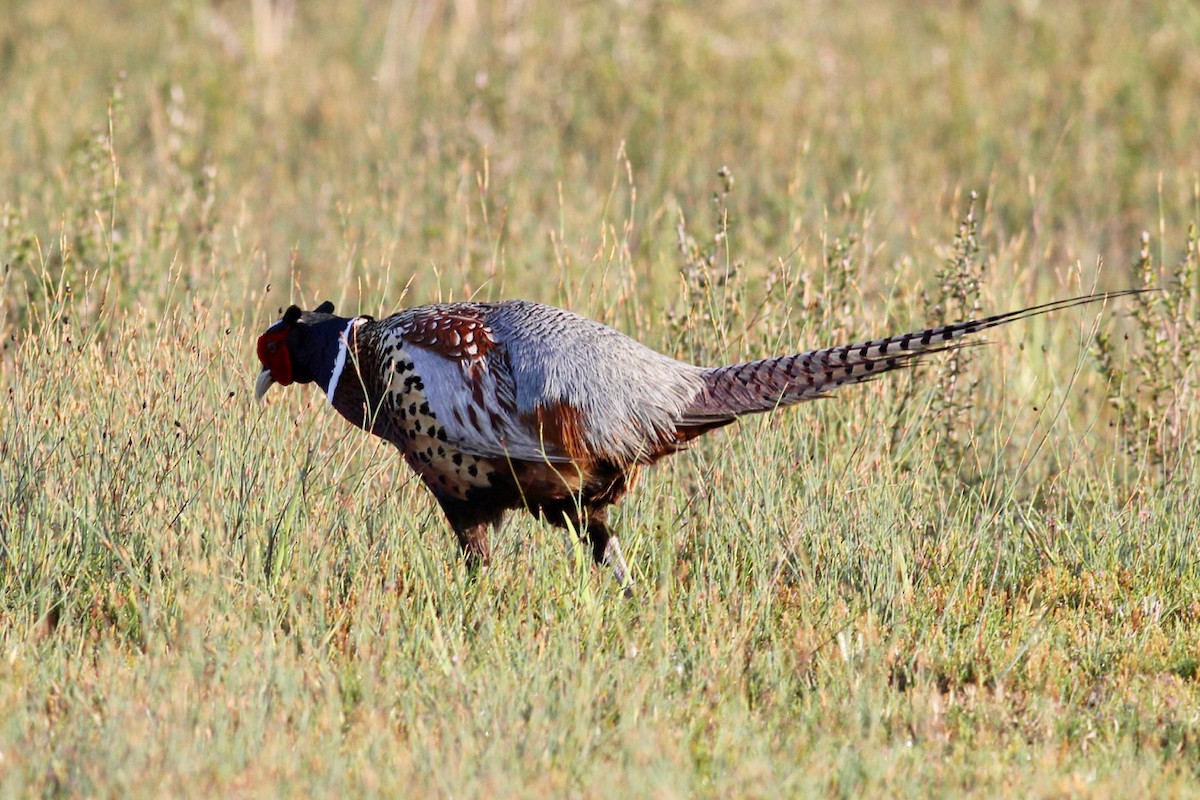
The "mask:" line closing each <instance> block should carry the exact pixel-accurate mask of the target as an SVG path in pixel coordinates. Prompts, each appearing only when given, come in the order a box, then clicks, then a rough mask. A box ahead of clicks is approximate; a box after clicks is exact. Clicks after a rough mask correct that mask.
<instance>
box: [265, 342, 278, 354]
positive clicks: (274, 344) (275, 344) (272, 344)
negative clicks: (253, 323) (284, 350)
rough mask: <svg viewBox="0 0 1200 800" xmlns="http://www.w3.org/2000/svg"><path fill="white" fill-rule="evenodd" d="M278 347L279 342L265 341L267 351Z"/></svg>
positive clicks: (269, 351)
mask: <svg viewBox="0 0 1200 800" xmlns="http://www.w3.org/2000/svg"><path fill="white" fill-rule="evenodd" d="M278 349H279V342H267V352H268V353H274V352H275V351H276V350H278Z"/></svg>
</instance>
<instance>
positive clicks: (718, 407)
mask: <svg viewBox="0 0 1200 800" xmlns="http://www.w3.org/2000/svg"><path fill="white" fill-rule="evenodd" d="M1142 291H1144V290H1141V289H1127V290H1124V291H1119V292H1104V293H1100V294H1090V295H1086V296H1084V297H1073V298H1070V299H1068V300H1055V301H1054V302H1051V303H1043V304H1041V305H1037V306H1032V307H1030V308H1024V309H1021V310H1020V311H1010V312H1008V313H1006V314H996V315H994V316H990V317H983V318H980V319H973V320H967V321H965V322H955V323H952V324H950V325H939V326H937V327H935V328H927V329H925V330H922V331H913V332H912V333H905V334H901V335H899V336H888V337H886V338H883V339H871V340H870V341H865V342H857V343H855V344H847V345H841V346H839V347H828V348H825V349H823V350H812V351H810V352H807V353H797V354H795V355H786V356H779V357H778V358H767V359H763V360H761V361H750V362H746V363H743V364H731V365H729V366H724V367H714V368H712V369H707V370H705V371H704V372H703V373H702V377H703V379H704V384H705V388H704V390H703V391H702V392H701V394H700V395H699V396H698V397H697V398H696V401H695V402H694V403H693V404H692V406H691V407H690V408H689V409H688V410H687V411H686V412H685V413H684V419H683V422H684V424H685V425H705V424H714V423H715V424H721V422H722V421H731V420H732V418H733V417H735V416H740V415H742V414H754V413H758V412H763V411H770V410H772V409H775V408H778V407H779V406H786V405H791V404H793V403H800V402H803V401H805V400H813V399H816V398H818V397H822V396H824V395H826V394H827V393H829V392H831V391H833V390H834V389H837V388H838V387H840V386H846V385H848V384H853V383H863V382H864V381H869V380H872V379H874V378H876V377H878V376H880V375H882V374H884V373H886V372H891V371H893V370H897V369H904V368H906V367H912V366H914V365H915V364H917V363H918V362H920V361H921V360H923V359H925V358H927V357H929V356H931V355H934V354H936V353H944V352H947V351H950V350H957V349H959V348H960V347H965V346H968V345H969V344H970V343H966V342H962V341H959V340H961V339H962V338H963V337H964V336H970V335H972V334H976V333H980V332H982V331H986V330H988V329H990V328H997V327H999V326H1001V325H1007V324H1009V323H1011V322H1018V321H1020V320H1023V319H1029V318H1030V317H1036V316H1040V315H1042V314H1049V313H1050V312H1052V311H1060V310H1063V309H1067V308H1073V307H1075V306H1081V305H1086V304H1088V303H1096V302H1101V301H1105V300H1111V299H1113V298H1117V297H1125V296H1127V295H1131V294H1139V293H1140V292H1142Z"/></svg>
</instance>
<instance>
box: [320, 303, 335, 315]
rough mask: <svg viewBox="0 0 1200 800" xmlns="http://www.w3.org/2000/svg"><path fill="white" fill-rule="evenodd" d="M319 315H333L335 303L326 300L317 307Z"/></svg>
mask: <svg viewBox="0 0 1200 800" xmlns="http://www.w3.org/2000/svg"><path fill="white" fill-rule="evenodd" d="M317 313H318V314H332V313H333V301H332V300H326V301H325V302H324V303H321V305H319V306H317Z"/></svg>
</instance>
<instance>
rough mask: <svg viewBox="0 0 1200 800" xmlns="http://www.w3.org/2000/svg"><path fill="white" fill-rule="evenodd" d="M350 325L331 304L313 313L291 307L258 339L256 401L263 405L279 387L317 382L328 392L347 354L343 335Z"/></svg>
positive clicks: (328, 303)
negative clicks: (332, 379)
mask: <svg viewBox="0 0 1200 800" xmlns="http://www.w3.org/2000/svg"><path fill="white" fill-rule="evenodd" d="M348 321H349V320H347V319H345V318H342V317H338V316H335V315H334V313H333V303H331V302H329V301H328V300H326V301H325V302H324V303H321V305H319V306H317V307H316V308H315V309H314V310H312V311H301V310H300V308H299V307H298V306H290V307H289V308H288V310H287V311H285V312H284V313H283V316H282V317H281V318H280V319H279V320H278V321H277V322H276V323H275V324H274V325H272V326H271V327H269V328H267V330H266V331H265V332H264V333H263V334H262V336H259V337H258V360H259V361H260V362H261V363H262V367H263V369H262V372H260V373H259V375H258V380H256V381H255V382H254V396H255V398H256V399H257V400H259V401H261V400H262V398H263V395H264V394H266V393H267V390H268V389H270V388H271V386H272V384H276V383H278V384H279V385H280V386H289V385H291V384H293V383H312V382H313V381H317V382H318V383H319V384H320V385H321V388H322V389H327V388H328V385H329V381H330V379H331V377H333V375H334V371H335V369H336V367H337V366H338V361H339V358H338V355H339V351H342V352H344V350H343V349H342V341H343V331H344V330H345V329H346V323H347V322H348ZM344 358H345V357H344V356H342V360H343V361H344Z"/></svg>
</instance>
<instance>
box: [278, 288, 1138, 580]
mask: <svg viewBox="0 0 1200 800" xmlns="http://www.w3.org/2000/svg"><path fill="white" fill-rule="evenodd" d="M1130 293H1132V292H1128V291H1126V292H1115V293H1108V294H1093V295H1088V296H1086V297H1077V298H1072V299H1069V300H1059V301H1056V302H1052V303H1046V304H1043V305H1039V306H1033V307H1032V308H1026V309H1023V310H1021V311H1013V312H1009V313H1007V314H998V315H995V316H990V317H983V318H980V319H975V320H969V321H966V322H957V323H953V324H950V325H941V326H937V327H933V328H928V329H926V330H921V331H915V332H913V333H905V334H902V335H899V336H889V337H886V338H883V339H872V340H869V341H863V342H857V343H855V344H848V345H842V346H839V347H829V348H825V349H821V350H813V351H810V352H807V353H799V354H796V355H785V356H780V357H778V358H768V359H764V360H761V361H751V362H747V363H743V364H733V365H730V366H721V367H713V368H704V367H698V366H693V365H691V364H687V363H684V362H681V361H677V360H675V359H673V358H670V357H668V356H665V355H662V354H661V353H657V352H655V351H653V350H651V349H650V348H648V347H646V346H644V345H642V344H640V343H638V342H636V341H634V340H633V339H630V338H629V337H627V336H624V335H623V334H621V333H618V332H617V331H615V330H613V329H612V328H609V327H607V326H605V325H601V324H600V323H598V322H594V321H592V320H589V319H586V318H584V317H581V316H579V315H577V314H573V313H571V312H570V311H564V310H563V309H560V308H553V307H551V306H546V305H542V304H539V303H532V302H528V301H524V300H510V301H506V302H499V303H467V302H464V303H449V304H442V305H427V306H419V307H415V308H409V309H406V310H404V311H401V312H399V313H397V314H394V315H392V316H390V317H388V318H387V319H382V320H376V319H374V318H372V317H369V316H366V315H358V316H354V317H340V316H336V315H335V314H334V313H333V303H330V302H328V301H326V302H324V303H322V304H321V305H319V306H317V308H316V309H314V310H313V311H301V310H300V309H299V308H298V307H296V306H291V307H290V308H288V310H287V311H286V312H285V313H284V315H283V318H282V319H280V320H279V321H277V322H275V323H274V324H273V325H271V326H270V327H269V328H268V329H267V330H266V332H265V333H263V334H262V336H260V337H259V340H258V357H259V360H260V361H261V362H262V366H263V370H262V373H261V374H260V375H259V376H258V380H257V383H256V386H255V395H256V397H257V398H258V399H259V400H261V399H262V397H263V394H264V393H265V392H266V391H267V389H269V388H270V387H271V385H272V384H275V383H278V384H280V385H283V386H287V385H289V384H291V383H313V382H315V383H316V384H317V385H319V386H320V387H321V388H322V389H323V390H324V391H325V394H326V395H327V396H328V398H329V403H330V404H331V405H332V406H333V407H334V409H336V410H337V412H338V413H340V414H341V415H342V416H343V417H345V418H346V419H347V420H349V421H350V422H351V423H352V424H354V425H356V426H358V427H360V428H363V429H365V430H368V431H370V432H371V433H374V434H375V435H376V436H381V437H383V438H384V439H386V440H388V441H389V442H391V443H392V444H394V445H396V447H398V448H399V449H400V452H401V453H402V454H403V455H404V460H405V461H407V462H408V465H409V466H410V467H412V469H413V470H414V471H415V472H416V473H417V475H419V476H420V478H421V480H422V481H423V482H424V483H425V485H426V486H427V487H428V488H429V490H430V491H431V492H432V493H433V496H434V498H435V499H436V500H437V502H438V504H439V505H440V506H441V508H442V511H443V512H445V515H446V518H447V519H448V520H449V522H450V526H451V527H452V528H453V529H454V532H455V534H456V535H457V536H458V542H459V545H460V546H461V547H462V551H463V553H464V555H465V556H466V558H467V560H468V562H469V563H470V564H472V565H486V564H487V562H488V558H489V548H488V528H489V527H497V526H499V525H500V523H501V521H502V520H503V517H504V514H505V512H506V511H508V510H509V509H515V508H526V509H528V510H529V511H530V512H532V513H533V514H535V515H537V516H540V517H543V518H544V519H546V520H547V521H548V522H550V523H551V524H553V525H556V526H560V527H569V528H570V529H571V530H573V531H574V532H575V533H576V534H577V535H579V536H580V537H582V538H583V539H584V540H585V541H586V542H587V543H588V544H589V545H590V547H591V552H592V557H593V559H594V560H595V562H596V563H597V564H603V565H608V566H610V567H611V568H612V569H613V572H614V574H615V576H616V578H617V580H618V582H619V583H620V585H621V587H622V588H624V589H626V591H627V592H628V587H629V583H630V576H629V569H628V567H627V566H626V564H625V559H624V558H623V556H622V555H621V548H620V545H619V543H618V541H617V537H616V536H614V535H613V534H612V532H611V531H610V530H609V527H608V523H607V520H606V513H607V509H608V507H609V506H610V505H612V504H613V503H616V502H617V501H618V500H620V499H621V497H622V496H623V495H624V494H625V492H626V490H627V489H628V488H629V486H630V485H631V484H632V482H633V479H634V477H635V475H636V474H637V471H638V469H639V468H640V467H642V466H645V465H649V464H653V463H654V462H656V461H658V460H659V459H661V458H663V457H664V456H668V455H670V454H672V453H674V452H676V451H678V450H681V449H683V448H685V447H686V446H687V444H688V443H689V442H690V441H691V440H692V439H695V438H696V437H697V436H700V435H701V434H704V433H707V432H708V431H711V430H713V429H714V428H720V427H722V426H724V425H728V424H730V423H731V422H733V421H734V420H735V419H737V417H739V416H741V415H743V414H754V413H758V412H764V411H772V410H774V409H776V408H779V407H780V406H786V405H791V404H793V403H799V402H802V401H805V400H811V399H814V398H817V397H821V396H823V395H825V394H827V393H828V392H829V391H831V390H833V389H836V388H838V387H839V386H844V385H846V384H852V383H861V382H863V381H867V380H870V379H872V378H874V377H876V376H878V375H881V374H883V373H885V372H890V371H892V370H896V369H901V368H904V367H911V366H913V365H914V364H915V363H916V362H917V361H918V360H919V359H921V358H922V357H925V356H928V355H930V354H933V353H938V352H943V351H946V350H950V349H953V348H955V347H959V346H961V343H959V342H958V340H960V339H961V338H962V337H964V336H969V335H971V334H975V333H979V332H980V331H984V330H987V329H989V328H995V327H997V326H999V325H1005V324H1008V323H1011V322H1016V321H1017V320H1022V319H1026V318H1028V317H1032V316H1036V315H1039V314H1045V313H1048V312H1051V311H1057V310H1060V309H1065V308H1071V307H1072V306H1077V305H1082V304H1085V303H1093V302H1097V301H1100V300H1105V299H1108V298H1111V297H1118V296H1122V295H1126V294H1130Z"/></svg>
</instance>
